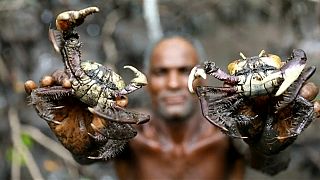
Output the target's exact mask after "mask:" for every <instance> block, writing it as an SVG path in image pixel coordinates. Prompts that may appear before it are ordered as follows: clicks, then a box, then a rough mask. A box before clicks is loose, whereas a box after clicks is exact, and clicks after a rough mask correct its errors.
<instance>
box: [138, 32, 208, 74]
mask: <svg viewBox="0 0 320 180" xmlns="http://www.w3.org/2000/svg"><path fill="white" fill-rule="evenodd" d="M174 37H181V38H183V39H185V40H186V41H188V42H189V43H190V44H191V45H192V46H193V47H194V48H195V50H196V52H197V55H198V60H199V63H202V62H204V61H205V59H206V54H205V51H204V48H203V45H202V44H201V42H200V41H199V40H198V39H196V38H194V37H192V36H191V35H189V34H185V33H176V32H169V33H166V34H164V35H163V36H162V38H160V39H159V40H157V41H154V42H150V43H149V45H148V46H147V48H146V50H145V53H144V59H143V71H144V73H148V70H149V66H150V61H151V56H152V53H153V50H154V48H155V47H156V46H157V45H158V44H159V43H160V42H162V41H164V40H167V39H171V38H174Z"/></svg>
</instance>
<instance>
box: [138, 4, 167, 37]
mask: <svg viewBox="0 0 320 180" xmlns="http://www.w3.org/2000/svg"><path fill="white" fill-rule="evenodd" d="M143 12H144V19H145V21H146V24H147V30H148V36H149V40H150V41H151V42H154V41H157V40H158V39H160V38H161V37H162V36H163V32H162V28H161V24H160V16H159V9H158V5H157V0H144V1H143Z"/></svg>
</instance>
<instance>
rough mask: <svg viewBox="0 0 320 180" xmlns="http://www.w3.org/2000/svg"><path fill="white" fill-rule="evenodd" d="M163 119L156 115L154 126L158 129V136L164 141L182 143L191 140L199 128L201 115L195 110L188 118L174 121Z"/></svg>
mask: <svg viewBox="0 0 320 180" xmlns="http://www.w3.org/2000/svg"><path fill="white" fill-rule="evenodd" d="M173 121H174V120H172V121H169V120H163V119H160V118H159V117H157V118H156V119H155V120H154V128H155V129H156V130H157V131H158V133H157V134H158V135H159V138H161V140H162V141H165V142H168V141H169V142H171V143H174V144H182V143H187V142H189V141H192V138H194V137H195V135H196V133H197V132H198V131H199V130H200V128H201V122H200V121H201V116H200V114H199V113H198V112H197V113H195V114H194V115H193V116H191V117H189V119H185V120H181V121H175V122H173Z"/></svg>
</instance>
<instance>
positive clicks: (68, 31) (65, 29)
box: [26, 7, 150, 159]
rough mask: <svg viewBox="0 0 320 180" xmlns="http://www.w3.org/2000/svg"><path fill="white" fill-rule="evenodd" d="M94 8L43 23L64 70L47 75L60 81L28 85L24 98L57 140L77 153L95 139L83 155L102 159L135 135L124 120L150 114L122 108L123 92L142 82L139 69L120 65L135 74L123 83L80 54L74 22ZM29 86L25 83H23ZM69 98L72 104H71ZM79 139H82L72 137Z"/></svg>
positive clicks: (140, 120) (124, 102) (135, 120)
mask: <svg viewBox="0 0 320 180" xmlns="http://www.w3.org/2000/svg"><path fill="white" fill-rule="evenodd" d="M97 12H99V9H98V8H97V7H88V8H85V9H82V10H79V11H66V12H63V13H61V14H59V15H58V16H57V18H56V28H57V29H56V30H54V29H49V39H50V41H51V42H52V44H53V47H54V49H55V50H56V51H57V52H59V53H60V54H61V55H62V60H63V63H64V65H65V70H64V71H63V72H60V73H59V74H58V75H56V76H53V77H55V79H54V80H52V81H54V82H60V83H58V84H60V86H52V87H42V88H36V89H33V90H31V96H30V99H31V103H32V104H33V105H34V106H35V108H36V110H37V111H38V114H39V115H40V117H42V118H43V119H45V120H46V121H47V122H48V123H49V125H50V127H51V128H52V129H53V131H54V132H55V133H56V135H57V136H58V138H59V140H60V141H61V142H62V143H63V144H64V145H65V147H67V149H69V150H70V151H71V152H72V153H73V154H75V155H79V156H82V155H84V154H85V151H87V150H88V149H92V148H93V147H95V146H99V144H100V148H98V150H97V151H95V153H92V154H91V155H90V156H89V157H88V158H89V159H108V158H110V157H112V156H114V155H115V154H116V153H117V152H118V151H120V150H121V149H122V147H123V146H124V145H125V144H126V142H127V141H128V140H129V139H131V138H133V137H135V136H136V134H137V132H136V130H135V129H134V128H133V127H132V126H131V125H130V124H142V123H146V122H147V121H149V119H150V116H149V115H146V114H142V113H138V112H133V111H128V110H127V109H125V107H126V105H127V103H128V98H127V95H128V94H129V93H132V92H134V91H136V90H138V89H140V88H141V87H143V86H145V85H147V78H146V76H145V75H144V74H143V73H141V72H140V71H138V70H137V69H136V68H134V67H133V66H124V68H127V69H130V70H132V71H133V72H134V74H135V78H133V79H132V80H131V81H130V83H129V84H128V85H125V82H124V81H123V79H122V77H121V76H119V75H118V74H117V73H115V72H114V71H113V70H112V69H110V68H108V67H105V66H103V65H101V64H99V63H97V62H92V61H84V60H82V59H81V51H80V48H81V46H82V43H81V42H80V41H79V35H78V33H77V32H76V31H75V27H77V26H80V25H81V24H82V23H83V22H84V19H85V18H86V17H87V16H88V15H90V14H93V13H97ZM61 84H62V86H61ZM29 86H30V85H29ZM29 86H28V84H27V85H26V87H27V88H28V87H29ZM72 104H77V106H74V107H72ZM78 106H80V107H81V108H78ZM81 109H85V111H83V112H80V113H82V114H83V115H82V117H85V118H83V119H81V118H80V119H78V118H77V112H78V113H79V111H81ZM69 116H72V117H73V118H72V117H69ZM79 117H80V116H79ZM72 119H74V120H72ZM87 119H89V120H90V121H87ZM71 121H76V122H71ZM73 126H76V127H75V128H76V130H74V129H73ZM70 127H72V129H70ZM65 131H67V132H68V133H66V132H65ZM69 131H72V132H69ZM66 134H67V135H66ZM69 134H71V135H70V136H68V135H69ZM76 136H79V138H78V139H77V138H76ZM80 137H82V138H80ZM68 138H69V139H68ZM79 139H82V140H80V141H79V142H76V141H78V140H79Z"/></svg>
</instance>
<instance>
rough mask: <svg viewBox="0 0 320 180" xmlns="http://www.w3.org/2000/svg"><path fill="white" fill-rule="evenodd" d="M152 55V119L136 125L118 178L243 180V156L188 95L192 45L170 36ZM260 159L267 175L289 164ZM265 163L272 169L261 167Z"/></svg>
mask: <svg viewBox="0 0 320 180" xmlns="http://www.w3.org/2000/svg"><path fill="white" fill-rule="evenodd" d="M150 52H151V53H150V61H149V62H147V63H146V74H147V77H148V86H147V90H148V92H149V94H150V97H151V103H152V107H151V108H150V112H149V113H150V114H151V120H150V122H148V123H146V124H144V125H142V126H140V127H138V128H139V129H138V135H137V136H136V137H135V138H133V139H132V140H131V141H130V142H129V144H128V147H127V148H126V149H125V150H124V152H123V153H122V154H120V155H119V156H118V157H116V158H114V161H115V167H116V170H117V174H118V176H119V179H139V180H144V179H148V180H150V179H243V176H244V168H245V165H244V158H243V156H241V155H240V154H239V153H238V152H237V150H236V149H235V147H234V146H233V144H232V142H231V140H230V138H228V137H227V136H226V135H224V134H223V133H222V132H221V131H220V130H218V129H217V128H216V127H215V126H213V125H211V124H210V123H208V121H207V120H205V119H204V118H203V116H202V114H201V111H200V105H199V101H198V99H197V97H196V96H195V95H192V94H190V93H189V92H188V88H187V81H188V75H189V72H190V70H191V68H192V67H194V66H195V65H196V64H199V63H200V62H199V59H200V53H199V51H197V48H196V47H195V45H194V43H193V42H192V41H191V40H190V39H187V38H184V37H182V36H169V37H166V38H164V39H162V40H160V41H159V42H157V43H156V44H155V46H153V48H152V49H151V51H150ZM74 106H77V105H76V104H75V105H74ZM255 155H257V154H255ZM262 157H263V156H262ZM262 157H261V156H260V157H259V161H258V164H253V166H255V167H256V168H259V169H263V168H265V169H264V171H266V172H271V171H272V172H273V173H275V172H278V171H281V170H283V169H285V168H286V166H287V164H288V159H286V157H287V156H282V155H281V156H277V155H275V156H269V157H267V158H262ZM266 161H269V162H270V161H273V162H274V166H269V167H264V163H265V162H266ZM252 162H254V161H252ZM255 163H257V162H255ZM267 168H271V171H269V170H268V169H267Z"/></svg>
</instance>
